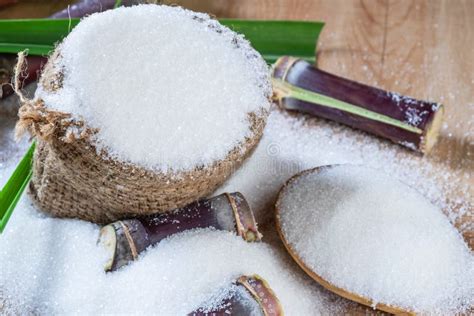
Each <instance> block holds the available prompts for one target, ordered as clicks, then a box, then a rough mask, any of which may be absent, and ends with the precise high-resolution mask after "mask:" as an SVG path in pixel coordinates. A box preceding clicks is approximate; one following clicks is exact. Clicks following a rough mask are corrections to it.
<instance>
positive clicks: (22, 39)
mask: <svg viewBox="0 0 474 316" xmlns="http://www.w3.org/2000/svg"><path fill="white" fill-rule="evenodd" d="M219 21H220V22H221V23H222V24H223V25H226V26H228V27H229V28H231V29H233V30H234V31H236V32H238V33H241V34H243V35H244V36H245V37H246V38H247V39H248V40H249V41H250V42H251V43H252V45H253V46H254V47H255V49H256V50H257V51H259V52H260V54H262V56H263V58H264V59H265V60H266V61H267V62H268V63H273V62H275V60H276V59H277V58H278V57H280V56H283V55H291V56H295V57H300V58H302V59H305V60H308V61H310V62H314V59H315V47H316V42H317V40H318V37H319V33H320V32H321V30H322V28H323V25H324V24H323V23H322V22H305V21H263V20H262V21H260V20H238V19H220V20H219ZM77 23H79V19H70V20H69V19H20V20H0V53H17V52H19V51H21V50H24V49H26V48H28V49H29V53H30V54H32V55H47V54H48V53H49V52H50V51H52V50H53V49H54V46H55V45H56V44H57V43H58V42H59V41H61V40H62V39H63V38H64V37H65V36H66V35H67V34H68V33H69V31H70V29H72V28H74V26H76V25H77Z"/></svg>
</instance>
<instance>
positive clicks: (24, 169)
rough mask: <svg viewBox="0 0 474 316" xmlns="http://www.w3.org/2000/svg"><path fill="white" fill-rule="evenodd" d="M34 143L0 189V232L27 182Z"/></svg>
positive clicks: (30, 172) (30, 170)
mask: <svg viewBox="0 0 474 316" xmlns="http://www.w3.org/2000/svg"><path fill="white" fill-rule="evenodd" d="M34 149H35V144H34V143H33V144H32V145H31V146H30V148H29V149H28V152H27V153H26V154H25V156H24V157H23V158H22V159H21V161H20V163H19V164H18V165H17V166H16V168H15V170H14V171H13V174H12V175H11V176H10V178H9V179H8V181H7V183H6V184H5V186H4V187H3V188H2V191H0V233H2V232H3V230H4V229H5V226H6V225H7V223H8V220H9V219H10V216H11V215H12V213H13V210H14V209H15V206H16V204H17V203H18V201H19V200H20V197H21V195H22V193H23V191H24V190H25V187H26V185H27V184H28V182H29V180H30V178H31V174H32V168H31V164H32V161H33V152H34Z"/></svg>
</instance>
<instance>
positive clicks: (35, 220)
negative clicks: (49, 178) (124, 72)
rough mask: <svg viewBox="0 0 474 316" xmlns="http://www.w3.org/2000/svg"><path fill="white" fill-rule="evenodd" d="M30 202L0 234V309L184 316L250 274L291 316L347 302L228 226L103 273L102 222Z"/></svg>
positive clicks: (178, 239) (165, 244)
mask: <svg viewBox="0 0 474 316" xmlns="http://www.w3.org/2000/svg"><path fill="white" fill-rule="evenodd" d="M30 203H31V202H30V200H29V199H28V198H27V197H25V198H24V199H23V200H22V201H21V202H20V204H19V206H18V207H17V209H16V210H15V212H14V214H13V216H12V218H11V221H10V223H9V224H8V226H7V228H6V230H5V232H4V233H3V234H2V235H0V267H1V269H0V313H7V314H8V313H11V314H30V313H31V314H41V315H53V314H55V315H64V314H79V315H87V314H90V315H93V314H145V315H187V314H188V313H190V312H191V311H193V310H195V309H197V308H199V307H204V308H207V309H211V308H212V306H213V305H212V304H218V303H220V301H221V299H222V298H224V297H226V295H231V294H232V291H230V290H229V289H232V287H231V284H232V282H233V281H235V280H236V279H237V278H238V277H240V276H241V275H253V274H259V275H260V276H261V277H262V278H264V279H265V280H266V281H268V283H269V285H270V287H271V288H272V289H273V290H274V291H275V293H276V295H277V296H278V298H279V300H280V302H281V304H282V306H283V308H284V310H285V312H286V314H287V315H312V314H323V315H328V314H334V313H339V312H340V311H341V307H342V306H344V303H341V304H338V302H339V301H341V299H338V298H336V297H335V296H334V295H332V294H329V293H328V292H326V291H324V290H323V289H321V288H320V287H319V286H317V285H316V284H315V283H314V282H312V281H311V280H309V279H307V278H306V277H305V275H304V274H303V273H302V271H300V270H299V269H298V268H297V267H296V266H295V265H294V263H293V262H291V261H289V258H288V257H287V256H286V255H282V254H281V253H278V252H277V251H275V249H273V248H272V247H271V246H270V245H268V244H266V243H247V242H245V241H244V240H243V239H242V238H241V237H238V236H236V235H234V234H232V233H230V232H225V231H213V230H197V231H191V232H185V233H183V234H180V235H174V236H173V237H171V238H170V239H167V240H164V241H162V242H161V243H159V244H158V245H157V246H155V247H153V248H151V249H149V250H148V251H146V252H145V253H143V254H141V255H140V258H139V260H137V261H135V262H133V263H132V264H130V265H129V266H126V267H124V268H123V269H121V270H119V271H116V272H113V273H107V274H106V273H105V272H104V271H103V266H104V261H105V256H104V252H103V251H102V249H101V248H100V247H98V246H97V245H96V241H97V237H98V234H99V227H98V226H96V225H93V224H90V223H87V222H84V221H79V220H62V219H53V218H48V217H46V216H43V215H42V214H40V213H38V211H37V210H36V209H35V208H34V206H32V205H30ZM218 298H219V299H218ZM206 302H210V303H211V304H210V305H209V303H206ZM2 305H3V309H2Z"/></svg>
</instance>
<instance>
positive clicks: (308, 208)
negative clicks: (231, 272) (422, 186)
mask: <svg viewBox="0 0 474 316" xmlns="http://www.w3.org/2000/svg"><path fill="white" fill-rule="evenodd" d="M278 214H279V222H280V224H281V228H282V232H283V234H284V236H285V239H286V240H287V241H288V243H289V245H290V246H291V247H292V248H293V250H294V251H295V253H296V254H297V255H298V256H299V257H300V258H301V259H302V261H303V262H304V264H306V265H307V266H308V267H309V268H310V269H312V271H314V272H315V273H316V274H318V275H319V276H321V277H322V278H323V279H325V280H327V281H329V282H330V283H331V284H333V285H335V286H337V287H340V288H343V289H345V290H347V291H349V292H352V293H356V294H359V295H361V296H364V297H367V298H369V299H372V300H373V301H374V303H378V302H382V303H386V304H389V305H394V306H398V307H402V308H404V309H408V310H414V311H417V312H424V313H437V314H444V315H446V314H454V313H456V312H461V311H463V310H465V309H466V308H469V307H470V306H474V255H473V253H472V252H471V250H470V249H469V248H468V246H467V245H466V243H465V242H464V240H463V239H462V237H461V236H460V234H459V232H458V231H457V230H456V229H455V228H454V227H453V226H452V225H451V224H450V223H449V221H448V219H447V218H446V216H445V215H444V214H443V213H442V212H441V211H440V210H439V209H438V208H437V207H435V206H433V205H432V204H431V203H430V202H429V201H427V200H426V199H425V198H424V197H423V196H422V195H420V194H419V193H418V192H416V191H415V190H413V189H412V188H410V187H408V186H406V185H405V184H403V183H401V182H399V181H396V180H393V179H392V177H389V176H387V175H385V174H384V173H383V172H381V171H375V170H373V169H369V168H366V167H360V166H348V165H345V166H338V167H333V168H328V169H322V170H321V171H319V172H312V173H305V174H303V175H302V176H300V177H298V178H296V179H295V180H293V181H292V182H290V183H289V185H288V186H287V187H286V188H285V189H284V191H283V193H282V194H281V195H280V200H279V212H278Z"/></svg>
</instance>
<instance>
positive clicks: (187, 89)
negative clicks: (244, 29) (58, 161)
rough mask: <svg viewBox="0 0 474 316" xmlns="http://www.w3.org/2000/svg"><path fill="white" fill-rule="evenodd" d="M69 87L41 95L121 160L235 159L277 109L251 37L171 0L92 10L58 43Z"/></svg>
mask: <svg viewBox="0 0 474 316" xmlns="http://www.w3.org/2000/svg"><path fill="white" fill-rule="evenodd" d="M58 49H59V50H60V58H59V60H58V61H57V67H58V69H62V71H63V72H64V79H63V87H62V88H61V89H59V90H58V91H56V92H48V91H45V90H44V89H38V90H37V93H36V97H39V98H42V99H43V100H44V101H45V104H46V105H47V106H48V107H50V108H53V109H55V110H59V111H62V112H66V113H71V114H72V115H73V118H74V119H83V120H84V121H85V122H86V123H87V124H88V125H89V126H90V127H93V128H98V129H99V131H98V134H97V135H96V138H95V140H94V142H95V145H96V146H97V148H98V150H99V151H100V150H101V149H105V150H106V152H107V153H108V154H109V155H110V156H111V157H113V158H115V159H118V160H119V161H125V162H131V163H134V164H138V165H140V166H142V167H146V168H149V169H156V170H159V171H163V172H168V171H170V170H171V171H176V172H179V171H187V170H192V169H194V168H196V167H198V166H209V165H211V164H212V163H214V162H215V161H216V160H221V159H224V158H226V156H227V155H228V154H229V152H230V151H231V150H233V149H234V148H237V147H238V146H239V145H240V144H241V143H243V142H244V140H245V137H250V136H252V134H251V130H250V120H249V114H250V113H257V114H259V115H260V114H262V113H265V112H266V111H267V110H268V108H269V100H268V97H269V96H270V95H271V87H270V84H269V77H268V76H269V74H268V67H267V65H266V63H265V61H264V60H263V59H262V58H261V56H260V55H259V54H258V53H257V52H256V51H255V50H254V49H253V48H252V47H251V46H250V44H249V42H248V41H247V40H245V39H244V38H243V36H242V35H239V34H236V33H235V32H233V31H231V30H230V29H229V28H227V27H224V26H222V25H221V24H220V23H219V22H218V21H217V20H214V19H211V18H210V17H209V16H208V15H206V14H202V13H196V12H192V11H189V10H185V9H182V8H179V7H168V6H164V5H160V6H158V5H139V6H134V7H127V8H125V7H121V8H118V9H115V10H110V11H106V12H102V13H97V14H93V15H90V16H88V17H86V18H84V19H83V20H82V21H81V22H80V23H79V24H78V25H77V26H76V27H75V28H74V29H73V30H72V32H71V33H70V34H69V35H68V36H67V37H66V38H65V39H64V41H63V42H62V43H61V44H60V45H59V47H58Z"/></svg>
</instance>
